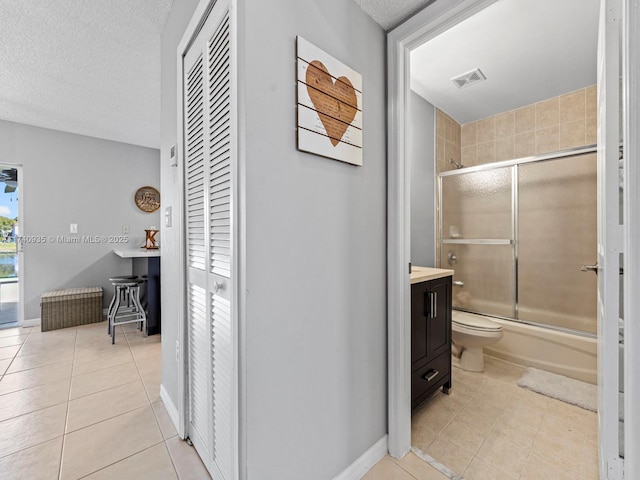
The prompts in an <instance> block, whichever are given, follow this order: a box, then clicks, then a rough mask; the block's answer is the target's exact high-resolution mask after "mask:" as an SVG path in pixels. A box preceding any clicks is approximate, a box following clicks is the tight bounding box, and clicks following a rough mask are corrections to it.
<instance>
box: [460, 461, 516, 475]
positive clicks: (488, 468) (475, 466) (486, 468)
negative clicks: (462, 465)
mask: <svg viewBox="0 0 640 480" xmlns="http://www.w3.org/2000/svg"><path fill="white" fill-rule="evenodd" d="M464 478H465V480H518V479H519V478H520V476H519V475H517V476H516V475H511V474H509V473H507V472H504V471H502V470H501V469H499V468H498V467H497V466H495V465H492V464H489V463H487V462H485V461H483V460H480V459H479V458H474V459H473V461H472V462H471V463H470V464H469V467H468V468H467V469H466V470H465V472H464Z"/></svg>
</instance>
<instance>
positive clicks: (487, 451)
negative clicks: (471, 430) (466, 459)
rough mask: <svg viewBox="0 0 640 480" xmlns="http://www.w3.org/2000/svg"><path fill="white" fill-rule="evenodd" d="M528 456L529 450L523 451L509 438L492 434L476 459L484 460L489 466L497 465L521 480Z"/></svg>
mask: <svg viewBox="0 0 640 480" xmlns="http://www.w3.org/2000/svg"><path fill="white" fill-rule="evenodd" d="M528 455H529V449H522V448H520V447H518V445H516V444H515V443H513V442H511V441H510V439H509V438H505V437H504V436H503V435H499V434H498V433H497V432H492V433H490V434H489V436H487V438H486V439H485V441H484V443H483V444H482V446H481V447H480V450H478V453H477V454H476V458H479V459H481V460H484V461H485V462H486V463H488V464H489V465H497V466H499V467H500V470H502V471H504V472H506V473H508V474H510V475H511V476H513V477H515V478H520V475H521V474H522V470H523V469H524V466H525V464H526V463H527V457H528Z"/></svg>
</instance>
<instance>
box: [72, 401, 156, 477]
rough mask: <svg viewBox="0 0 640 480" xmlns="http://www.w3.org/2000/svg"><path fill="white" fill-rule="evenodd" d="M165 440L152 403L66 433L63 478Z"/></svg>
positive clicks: (95, 469)
mask: <svg viewBox="0 0 640 480" xmlns="http://www.w3.org/2000/svg"><path fill="white" fill-rule="evenodd" d="M161 441H162V434H161V433H160V429H159V428H158V424H157V422H156V419H155V417H154V415H153V411H152V409H151V406H150V405H149V406H148V407H144V408H140V409H138V410H134V411H132V412H128V413H125V414H123V415H119V416H117V417H114V418H111V419H109V420H105V421H104V422H100V423H97V424H95V425H91V426H89V427H86V428H83V429H81V430H77V431H75V432H72V433H69V434H67V435H65V440H64V449H63V454H62V470H61V479H63V480H65V479H76V478H80V477H82V476H85V475H88V474H90V473H93V472H96V471H98V470H100V469H102V468H104V467H107V466H109V465H111V464H113V463H116V462H119V461H120V460H123V459H125V458H127V457H129V456H131V455H134V454H136V453H138V452H141V451H142V450H145V449H147V448H149V447H151V446H153V445H156V444H158V443H160V442H161Z"/></svg>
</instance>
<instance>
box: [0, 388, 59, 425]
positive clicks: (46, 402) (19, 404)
mask: <svg viewBox="0 0 640 480" xmlns="http://www.w3.org/2000/svg"><path fill="white" fill-rule="evenodd" d="M70 382H71V379H69V378H64V379H62V380H56V381H54V382H50V383H45V384H44V385H39V386H37V387H33V388H26V389H24V390H18V391H17V392H13V393H7V394H6V395H2V396H0V421H3V420H8V419H9V418H13V417H17V416H19V415H25V414H27V413H31V412H35V411H37V410H42V409H43V408H47V407H52V406H54V405H58V404H60V403H65V404H66V402H67V400H68V399H69V384H70Z"/></svg>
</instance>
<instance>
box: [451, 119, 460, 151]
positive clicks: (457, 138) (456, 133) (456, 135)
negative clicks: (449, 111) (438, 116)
mask: <svg viewBox="0 0 640 480" xmlns="http://www.w3.org/2000/svg"><path fill="white" fill-rule="evenodd" d="M461 130H462V125H460V124H459V123H458V122H456V121H455V120H453V143H455V144H457V145H460V142H461V137H462V131H461Z"/></svg>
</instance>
